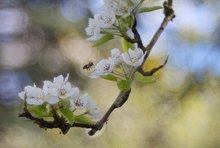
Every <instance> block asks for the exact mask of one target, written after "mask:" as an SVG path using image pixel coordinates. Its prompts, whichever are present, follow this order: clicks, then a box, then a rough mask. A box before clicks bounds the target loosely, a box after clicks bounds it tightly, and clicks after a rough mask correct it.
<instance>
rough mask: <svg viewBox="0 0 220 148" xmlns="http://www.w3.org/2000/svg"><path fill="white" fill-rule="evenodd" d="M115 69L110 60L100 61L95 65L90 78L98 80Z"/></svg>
mask: <svg viewBox="0 0 220 148" xmlns="http://www.w3.org/2000/svg"><path fill="white" fill-rule="evenodd" d="M114 67H115V63H114V61H113V60H112V59H111V58H110V59H102V60H101V61H99V63H98V64H97V65H96V67H95V70H94V71H93V72H92V73H91V75H90V77H91V78H98V77H100V76H104V75H107V74H110V73H111V72H113V70H114Z"/></svg>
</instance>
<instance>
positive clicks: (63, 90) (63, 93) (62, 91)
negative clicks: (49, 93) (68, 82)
mask: <svg viewBox="0 0 220 148" xmlns="http://www.w3.org/2000/svg"><path fill="white" fill-rule="evenodd" d="M59 92H60V95H61V96H64V95H66V93H67V92H66V90H65V89H64V88H61V89H59Z"/></svg>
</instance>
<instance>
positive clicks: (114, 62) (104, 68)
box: [90, 48, 146, 78]
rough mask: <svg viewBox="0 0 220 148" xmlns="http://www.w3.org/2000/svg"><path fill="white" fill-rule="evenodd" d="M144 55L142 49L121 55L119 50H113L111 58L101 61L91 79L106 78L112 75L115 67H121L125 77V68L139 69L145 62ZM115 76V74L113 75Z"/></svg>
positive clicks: (131, 50) (130, 50) (129, 50)
mask: <svg viewBox="0 0 220 148" xmlns="http://www.w3.org/2000/svg"><path fill="white" fill-rule="evenodd" d="M145 55H146V52H145V53H144V52H143V51H142V50H141V49H140V48H135V49H130V48H129V49H128V52H124V53H121V51H120V50H119V49H117V48H114V49H112V50H111V57H109V58H108V59H102V60H100V61H99V62H98V63H97V65H96V67H95V70H94V71H93V72H92V73H91V75H90V77H91V78H98V77H100V76H105V75H108V74H112V73H113V71H114V69H115V67H120V66H121V68H122V69H123V72H124V75H126V70H125V67H127V66H130V67H138V66H140V65H141V64H142V62H143V60H144V56H145ZM113 74H114V73H113Z"/></svg>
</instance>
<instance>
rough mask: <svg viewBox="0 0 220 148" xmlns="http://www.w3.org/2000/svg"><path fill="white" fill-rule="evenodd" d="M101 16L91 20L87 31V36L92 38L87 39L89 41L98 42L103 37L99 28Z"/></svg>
mask: <svg viewBox="0 0 220 148" xmlns="http://www.w3.org/2000/svg"><path fill="white" fill-rule="evenodd" d="M99 20H100V16H98V15H96V16H95V17H94V19H91V18H89V25H88V27H87V28H86V29H85V31H86V34H87V35H88V36H90V37H89V38H87V40H88V41H97V40H99V39H100V38H101V37H102V36H103V35H102V34H101V28H100V26H99Z"/></svg>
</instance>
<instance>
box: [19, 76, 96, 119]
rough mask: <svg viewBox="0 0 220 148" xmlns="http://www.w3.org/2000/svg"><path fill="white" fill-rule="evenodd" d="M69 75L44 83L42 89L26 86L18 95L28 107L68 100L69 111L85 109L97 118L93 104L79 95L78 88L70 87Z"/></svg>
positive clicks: (85, 96) (84, 96)
mask: <svg viewBox="0 0 220 148" xmlns="http://www.w3.org/2000/svg"><path fill="white" fill-rule="evenodd" d="M68 78H69V74H67V76H66V77H65V78H64V77H63V76H62V75H60V76H57V77H55V78H54V80H53V82H51V81H44V85H43V88H42V89H41V88H38V87H36V85H35V84H34V85H33V86H30V85H28V86H26V87H25V88H24V91H22V92H20V93H19V94H18V95H19V97H20V98H21V99H22V100H25V101H26V102H27V104H29V105H42V104H44V103H47V104H50V105H56V104H57V103H58V102H60V101H61V100H69V102H70V106H69V109H70V110H71V111H75V110H76V109H78V110H82V109H85V110H86V111H87V113H89V114H90V115H92V116H97V115H98V114H99V110H98V109H97V107H96V105H95V102H94V101H92V100H91V99H90V98H89V96H88V94H83V95H80V91H79V88H78V87H72V86H71V84H70V82H68Z"/></svg>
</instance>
